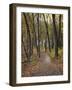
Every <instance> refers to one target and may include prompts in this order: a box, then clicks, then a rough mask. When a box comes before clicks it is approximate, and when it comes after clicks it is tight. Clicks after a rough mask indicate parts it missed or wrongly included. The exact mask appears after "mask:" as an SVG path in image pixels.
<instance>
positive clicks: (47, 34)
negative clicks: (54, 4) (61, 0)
mask: <svg viewBox="0 0 72 90" xmlns="http://www.w3.org/2000/svg"><path fill="white" fill-rule="evenodd" d="M43 17H44V22H45V26H46V37H47V40H48V46H49V51H51V49H50V38H49V32H48V24H47V22H46V20H45V15H44V14H43Z"/></svg>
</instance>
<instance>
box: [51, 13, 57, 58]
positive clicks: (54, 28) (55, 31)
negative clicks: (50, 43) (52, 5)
mask: <svg viewBox="0 0 72 90" xmlns="http://www.w3.org/2000/svg"><path fill="white" fill-rule="evenodd" d="M52 19H53V30H54V39H55V43H54V45H55V57H58V37H57V29H56V24H55V14H52Z"/></svg>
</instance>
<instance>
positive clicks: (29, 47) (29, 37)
mask: <svg viewBox="0 0 72 90" xmlns="http://www.w3.org/2000/svg"><path fill="white" fill-rule="evenodd" d="M23 15H24V18H25V23H26V28H27V36H28V43H29V46H28V49H29V52H27V53H28V56H29V61H30V57H31V35H30V30H29V25H28V21H27V17H26V15H25V13H23Z"/></svg>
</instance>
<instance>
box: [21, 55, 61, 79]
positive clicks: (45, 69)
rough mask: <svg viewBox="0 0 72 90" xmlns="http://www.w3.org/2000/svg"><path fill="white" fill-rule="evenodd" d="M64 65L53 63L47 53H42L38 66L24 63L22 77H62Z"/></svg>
mask: <svg viewBox="0 0 72 90" xmlns="http://www.w3.org/2000/svg"><path fill="white" fill-rule="evenodd" d="M62 74H63V64H62V63H58V61H56V62H51V60H50V57H49V56H48V55H47V54H46V53H41V56H40V58H39V60H38V61H37V63H36V64H34V65H33V64H30V63H23V64H22V76H25V77H28V76H48V75H62Z"/></svg>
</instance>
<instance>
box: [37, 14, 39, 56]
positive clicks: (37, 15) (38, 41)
mask: <svg viewBox="0 0 72 90" xmlns="http://www.w3.org/2000/svg"><path fill="white" fill-rule="evenodd" d="M37 23H38V56H39V57H40V30H39V14H37Z"/></svg>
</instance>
